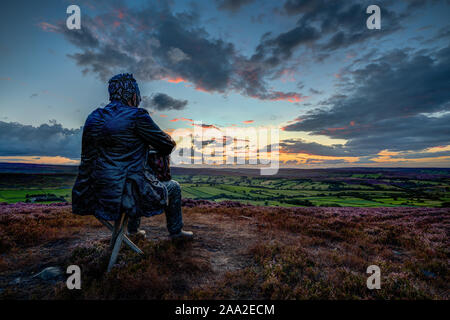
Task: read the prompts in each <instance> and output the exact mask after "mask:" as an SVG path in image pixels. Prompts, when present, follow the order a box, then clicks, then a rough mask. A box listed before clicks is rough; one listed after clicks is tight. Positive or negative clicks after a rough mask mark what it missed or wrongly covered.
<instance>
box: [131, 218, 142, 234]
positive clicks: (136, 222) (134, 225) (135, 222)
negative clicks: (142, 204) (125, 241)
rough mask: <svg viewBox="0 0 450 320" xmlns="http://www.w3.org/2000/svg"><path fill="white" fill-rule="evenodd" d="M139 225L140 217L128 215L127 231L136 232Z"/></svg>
mask: <svg viewBox="0 0 450 320" xmlns="http://www.w3.org/2000/svg"><path fill="white" fill-rule="evenodd" d="M140 225H141V217H130V219H129V220H128V232H129V233H136V232H137V231H138V229H139V226H140Z"/></svg>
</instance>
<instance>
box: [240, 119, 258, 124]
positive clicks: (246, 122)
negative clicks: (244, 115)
mask: <svg viewBox="0 0 450 320" xmlns="http://www.w3.org/2000/svg"><path fill="white" fill-rule="evenodd" d="M253 122H255V120H245V121H242V123H245V124H249V123H253Z"/></svg>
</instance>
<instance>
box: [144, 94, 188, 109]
mask: <svg viewBox="0 0 450 320" xmlns="http://www.w3.org/2000/svg"><path fill="white" fill-rule="evenodd" d="M187 104H188V101H187V100H177V99H174V98H172V97H170V96H168V95H167V94H165V93H156V94H155V95H153V96H151V97H146V96H145V97H143V98H142V108H145V109H153V110H158V111H163V110H182V109H184V108H185V107H186V106H187Z"/></svg>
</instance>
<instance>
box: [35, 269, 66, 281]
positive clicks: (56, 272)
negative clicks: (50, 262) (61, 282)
mask: <svg viewBox="0 0 450 320" xmlns="http://www.w3.org/2000/svg"><path fill="white" fill-rule="evenodd" d="M62 274H63V272H62V270H61V269H60V268H59V267H48V268H45V269H44V270H42V271H41V272H39V273H37V274H35V275H34V276H33V278H41V279H42V280H52V279H56V278H59V277H61V276H62Z"/></svg>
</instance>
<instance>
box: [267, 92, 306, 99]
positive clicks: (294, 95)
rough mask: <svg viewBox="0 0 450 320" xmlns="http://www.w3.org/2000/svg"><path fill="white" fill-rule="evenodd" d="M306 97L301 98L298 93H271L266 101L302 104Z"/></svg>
mask: <svg viewBox="0 0 450 320" xmlns="http://www.w3.org/2000/svg"><path fill="white" fill-rule="evenodd" d="M307 98H308V97H306V96H302V95H300V94H298V93H284V92H281V91H274V92H272V94H271V96H270V97H269V99H268V100H271V101H288V102H302V101H304V100H305V99H307Z"/></svg>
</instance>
